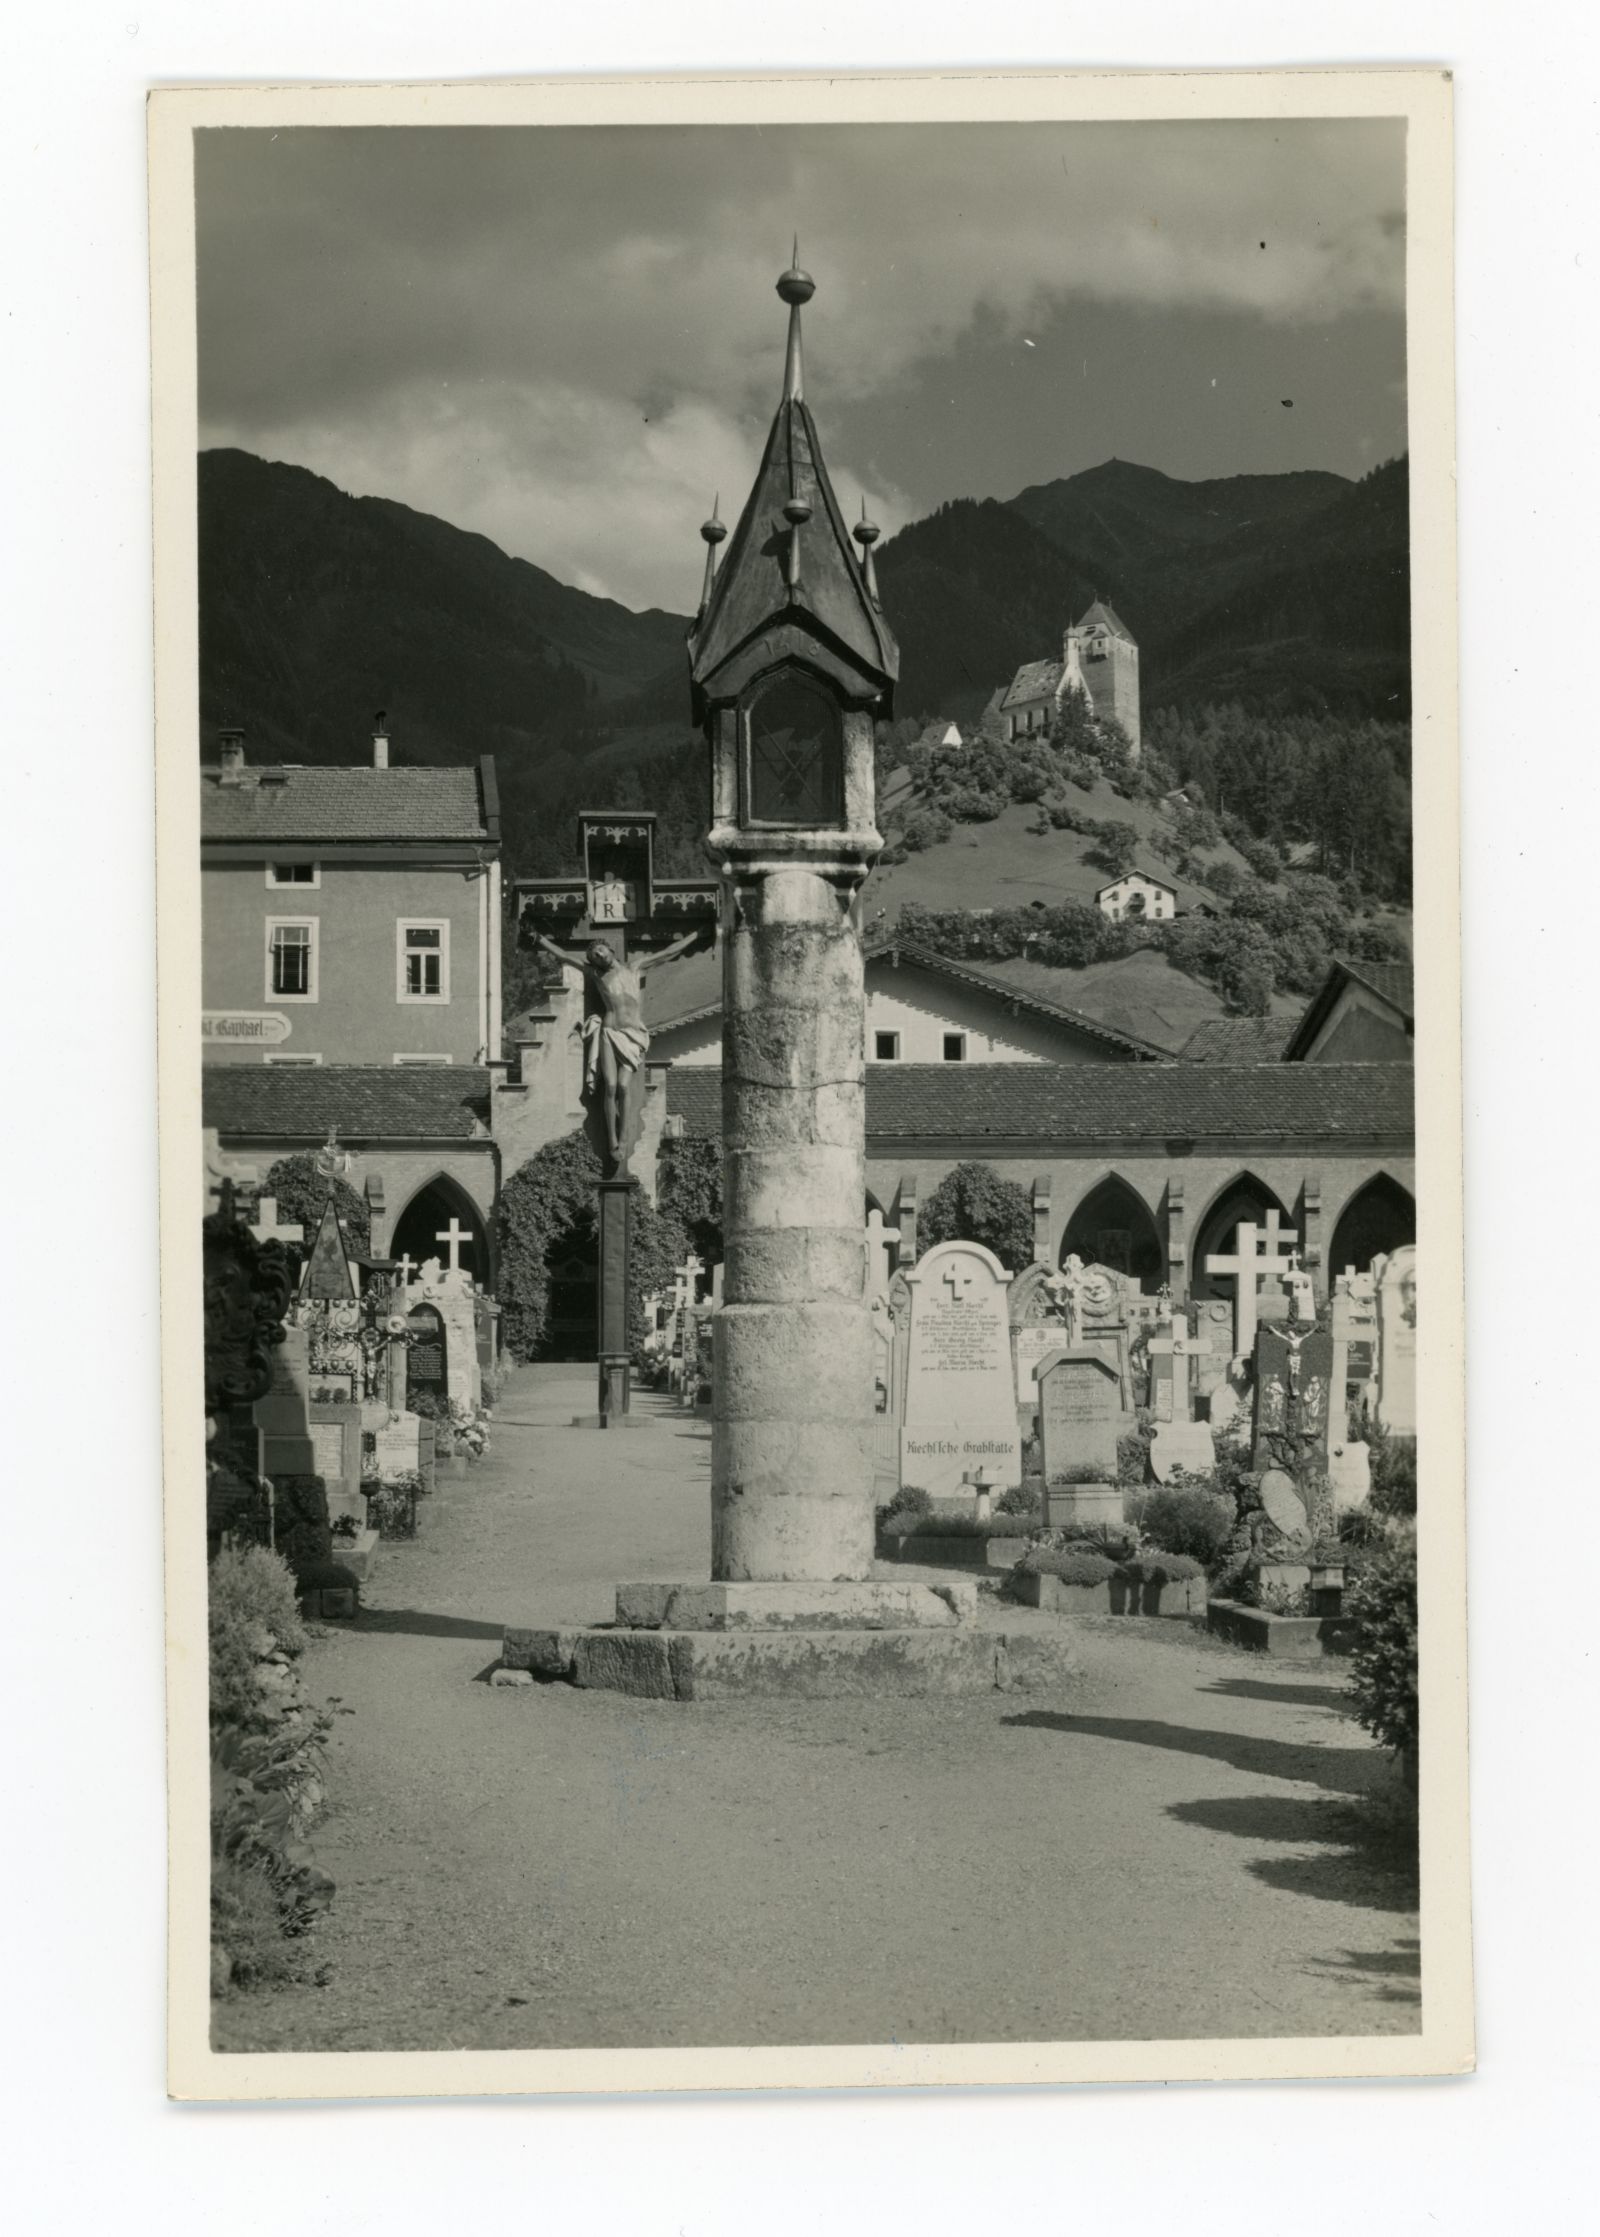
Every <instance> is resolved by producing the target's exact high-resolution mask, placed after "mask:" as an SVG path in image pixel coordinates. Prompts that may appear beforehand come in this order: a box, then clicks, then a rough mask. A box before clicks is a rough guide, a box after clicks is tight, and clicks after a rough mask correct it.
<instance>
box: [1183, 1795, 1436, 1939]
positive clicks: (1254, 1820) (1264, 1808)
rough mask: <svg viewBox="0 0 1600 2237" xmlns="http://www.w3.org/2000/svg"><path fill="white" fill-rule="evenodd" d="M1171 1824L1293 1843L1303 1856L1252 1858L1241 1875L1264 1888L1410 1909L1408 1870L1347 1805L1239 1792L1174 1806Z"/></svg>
mask: <svg viewBox="0 0 1600 2237" xmlns="http://www.w3.org/2000/svg"><path fill="white" fill-rule="evenodd" d="M1167 1816H1168V1817H1169V1818H1176V1819H1177V1820H1178V1821H1179V1823H1180V1824H1182V1825H1195V1826H1199V1827H1201V1828H1202V1829H1203V1830H1204V1831H1206V1832H1208V1833H1227V1834H1231V1835H1233V1836H1235V1837H1236V1838H1237V1839H1239V1840H1242V1841H1274V1842H1284V1843H1291V1842H1292V1843H1299V1844H1303V1845H1304V1846H1306V1847H1308V1848H1310V1849H1311V1850H1312V1851H1313V1852H1314V1853H1313V1854H1311V1855H1309V1856H1262V1857H1252V1858H1251V1859H1250V1861H1249V1863H1248V1864H1247V1865H1246V1867H1245V1869H1246V1870H1247V1871H1248V1872H1249V1873H1250V1874H1251V1876H1252V1878H1254V1879H1257V1880H1260V1881H1261V1882H1262V1884H1263V1885H1264V1886H1266V1887H1275V1888H1279V1889H1281V1890H1282V1891H1283V1893H1284V1894H1286V1895H1308V1896H1311V1897H1313V1898H1315V1899H1316V1900H1317V1901H1319V1902H1323V1903H1353V1904H1355V1905H1357V1906H1358V1907H1359V1908H1360V1909H1362V1910H1367V1911H1413V1910H1415V1909H1416V1906H1417V1884H1416V1874H1415V1869H1414V1866H1413V1865H1412V1864H1411V1862H1410V1860H1409V1859H1407V1858H1404V1857H1402V1856H1400V1855H1398V1854H1393V1853H1389V1854H1386V1853H1384V1852H1383V1850H1382V1849H1380V1848H1379V1847H1378V1846H1377V1845H1376V1843H1375V1840H1374V1836H1373V1834H1372V1832H1371V1831H1370V1829H1369V1828H1367V1827H1366V1826H1365V1825H1363V1823H1362V1817H1361V1813H1360V1811H1359V1810H1358V1809H1353V1808H1351V1806H1350V1805H1349V1804H1348V1803H1345V1802H1339V1801H1327V1802H1313V1801H1311V1800H1310V1799H1309V1798H1307V1797H1303V1796H1297V1795H1292V1794H1239V1795H1227V1796H1222V1797H1217V1798H1214V1799H1211V1800H1207V1801H1203V1802H1174V1803H1171V1804H1169V1806H1168V1809H1167Z"/></svg>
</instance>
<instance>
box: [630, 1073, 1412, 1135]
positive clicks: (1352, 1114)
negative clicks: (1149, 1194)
mask: <svg viewBox="0 0 1600 2237" xmlns="http://www.w3.org/2000/svg"><path fill="white" fill-rule="evenodd" d="M1411 1091H1412V1076H1411V1074H1410V1072H1409V1071H1408V1070H1406V1069H1405V1068H1404V1067H1403V1066H1401V1065H1394V1064H1317V1065H1288V1064H1284V1065H1249V1066H1233V1067H1227V1068H1224V1067H1223V1066H1220V1065H1198V1064H1060V1065H1056V1064H878V1065H869V1066H868V1067H867V1136H868V1139H869V1141H872V1142H876V1143H879V1144H883V1143H888V1142H893V1141H895V1140H901V1139H903V1140H907V1141H910V1140H918V1139H922V1140H941V1139H942V1140H951V1141H961V1142H973V1141H981V1140H982V1138H983V1137H984V1136H985V1135H990V1136H993V1137H995V1138H996V1139H1005V1140H1023V1141H1027V1142H1029V1143H1039V1144H1044V1143H1059V1144H1063V1145H1069V1144H1071V1143H1072V1142H1074V1141H1077V1140H1105V1139H1108V1138H1109V1139H1116V1138H1119V1137H1120V1138H1124V1139H1127V1138H1138V1139H1143V1140H1150V1139H1155V1140H1174V1139H1178V1140H1207V1141H1211V1140H1222V1141H1228V1140H1238V1141H1252V1142H1258V1141H1263V1140H1272V1141H1306V1140H1311V1139H1317V1138H1323V1139H1325V1138H1327V1137H1330V1136H1331V1137H1338V1136H1341V1135H1346V1136H1350V1137H1352V1138H1356V1139H1362V1138H1366V1137H1369V1136H1374V1135H1377V1136H1382V1137H1384V1138H1386V1139H1390V1140H1405V1141H1409V1139H1410V1138H1411V1135H1412V1132H1413V1128H1414V1124H1415V1121H1414V1117H1413V1110H1412V1092H1411ZM667 1109H668V1111H669V1112H671V1113H675V1114H677V1115H679V1116H681V1117H682V1118H683V1119H684V1121H685V1122H686V1124H687V1126H688V1129H689V1131H690V1132H691V1133H693V1134H704V1135H707V1136H710V1137H711V1138H713V1139H715V1138H716V1137H718V1136H720V1134H721V1132H722V1074H721V1072H720V1070H718V1069H716V1068H715V1067H712V1066H709V1065H705V1066H687V1065H686V1066H685V1067H684V1068H683V1069H682V1070H681V1071H680V1070H678V1069H677V1068H676V1067H674V1069H673V1070H672V1071H670V1072H669V1073H668V1074H667Z"/></svg>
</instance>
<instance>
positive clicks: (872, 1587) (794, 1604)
mask: <svg viewBox="0 0 1600 2237" xmlns="http://www.w3.org/2000/svg"><path fill="white" fill-rule="evenodd" d="M977 1613H978V1588H977V1586H976V1585H975V1584H969V1583H967V1582H966V1581H965V1580H963V1581H961V1582H959V1583H952V1584H937V1585H925V1584H911V1583H905V1584H902V1583H901V1582H900V1581H899V1580H898V1579H896V1580H895V1581H894V1582H893V1583H890V1584H872V1583H867V1582H861V1583H844V1584H709V1585H702V1584H693V1585H685V1584H643V1585H618V1587H617V1623H618V1625H619V1627H620V1628H622V1629H624V1630H636V1631H661V1630H666V1631H948V1630H950V1629H952V1628H954V1627H955V1626H956V1625H957V1624H969V1623H971V1622H972V1621H973V1620H974V1619H975V1617H976V1615H977Z"/></svg>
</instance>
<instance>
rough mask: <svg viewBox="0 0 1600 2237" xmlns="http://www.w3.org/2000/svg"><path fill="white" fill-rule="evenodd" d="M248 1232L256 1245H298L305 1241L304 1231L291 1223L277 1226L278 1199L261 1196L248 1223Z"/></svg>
mask: <svg viewBox="0 0 1600 2237" xmlns="http://www.w3.org/2000/svg"><path fill="white" fill-rule="evenodd" d="M250 1232H251V1234H252V1235H253V1236H254V1237H255V1239H256V1241H257V1242H258V1243H299V1242H303V1241H304V1240H305V1232H306V1231H305V1229H304V1228H303V1227H298V1226H295V1225H294V1224H293V1223H292V1222H288V1223H285V1224H284V1225H283V1226H281V1227H280V1226H279V1224H278V1199H277V1198H276V1197H275V1196H263V1197H262V1198H261V1200H260V1202H259V1203H258V1204H257V1206H256V1216H255V1218H254V1219H253V1220H252V1221H251V1223H250Z"/></svg>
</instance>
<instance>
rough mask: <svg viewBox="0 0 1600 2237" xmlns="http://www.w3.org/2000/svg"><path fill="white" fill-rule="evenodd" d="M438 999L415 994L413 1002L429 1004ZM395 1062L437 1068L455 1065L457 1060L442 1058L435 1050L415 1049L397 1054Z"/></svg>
mask: <svg viewBox="0 0 1600 2237" xmlns="http://www.w3.org/2000/svg"><path fill="white" fill-rule="evenodd" d="M436 999H437V997H436V996H433V995H423V994H413V995H412V996H411V1000H412V1001H413V1002H429V1001H434V1000H436ZM394 1061H395V1063H396V1064H407V1065H423V1066H436V1065H440V1064H454V1062H455V1058H454V1057H453V1056H441V1055H439V1054H438V1053H437V1051H435V1050H430V1049H414V1050H406V1051H403V1052H401V1053H399V1054H397V1055H396V1057H395V1059H394Z"/></svg>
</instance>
